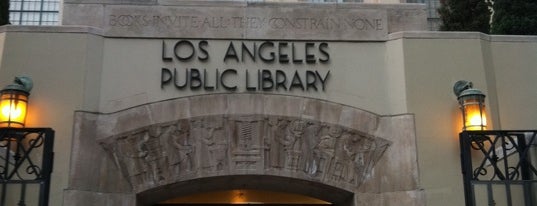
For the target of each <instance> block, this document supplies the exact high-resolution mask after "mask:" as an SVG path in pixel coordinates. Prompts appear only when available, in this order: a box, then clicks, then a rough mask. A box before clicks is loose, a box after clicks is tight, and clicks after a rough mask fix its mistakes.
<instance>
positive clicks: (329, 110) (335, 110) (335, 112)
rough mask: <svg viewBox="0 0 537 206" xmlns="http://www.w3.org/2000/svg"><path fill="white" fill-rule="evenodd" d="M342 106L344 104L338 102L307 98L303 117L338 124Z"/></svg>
mask: <svg viewBox="0 0 537 206" xmlns="http://www.w3.org/2000/svg"><path fill="white" fill-rule="evenodd" d="M342 107H343V106H342V105H340V104H336V103H330V102H321V101H319V100H315V99H305V100H304V110H303V113H302V117H303V118H304V119H312V120H317V121H321V122H325V123H329V124H338V123H339V119H340V116H341V111H342Z"/></svg>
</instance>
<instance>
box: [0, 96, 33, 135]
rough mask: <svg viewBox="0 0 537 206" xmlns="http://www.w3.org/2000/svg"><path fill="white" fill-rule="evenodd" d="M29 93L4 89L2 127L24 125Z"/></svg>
mask: <svg viewBox="0 0 537 206" xmlns="http://www.w3.org/2000/svg"><path fill="white" fill-rule="evenodd" d="M27 106H28V94H27V93H24V92H21V91H15V90H4V91H2V94H1V96H0V127H24V122H25V120H26V112H27Z"/></svg>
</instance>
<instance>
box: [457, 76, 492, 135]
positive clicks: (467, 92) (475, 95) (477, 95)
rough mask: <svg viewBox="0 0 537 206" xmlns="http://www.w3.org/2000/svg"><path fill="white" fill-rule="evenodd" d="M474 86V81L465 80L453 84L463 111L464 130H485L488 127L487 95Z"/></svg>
mask: <svg viewBox="0 0 537 206" xmlns="http://www.w3.org/2000/svg"><path fill="white" fill-rule="evenodd" d="M472 87H473V85H472V82H469V81H464V80H461V81H458V82H456V83H455V85H454V86H453V92H454V93H455V95H457V100H459V107H460V108H461V111H462V120H463V124H464V126H463V130H465V131H468V130H485V129H486V128H487V117H486V114H485V95H484V94H483V92H481V91H480V90H478V89H474V88H472Z"/></svg>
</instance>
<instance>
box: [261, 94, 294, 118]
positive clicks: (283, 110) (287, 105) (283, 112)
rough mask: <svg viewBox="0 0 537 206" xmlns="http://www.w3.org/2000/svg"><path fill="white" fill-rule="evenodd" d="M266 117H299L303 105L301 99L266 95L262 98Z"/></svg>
mask: <svg viewBox="0 0 537 206" xmlns="http://www.w3.org/2000/svg"><path fill="white" fill-rule="evenodd" d="M264 102H265V111H264V113H265V114H267V115H275V116H288V117H300V116H301V114H302V108H303V106H302V105H303V104H304V100H303V98H300V97H292V96H280V95H266V96H265V97H264Z"/></svg>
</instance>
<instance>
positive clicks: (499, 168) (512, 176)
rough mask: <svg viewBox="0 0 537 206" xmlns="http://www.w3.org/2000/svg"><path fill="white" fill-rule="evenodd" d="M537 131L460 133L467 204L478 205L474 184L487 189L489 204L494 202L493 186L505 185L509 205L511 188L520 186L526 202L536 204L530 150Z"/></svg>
mask: <svg viewBox="0 0 537 206" xmlns="http://www.w3.org/2000/svg"><path fill="white" fill-rule="evenodd" d="M536 136H537V131H465V132H462V133H461V134H460V144H461V163H462V173H463V176H464V187H465V188H464V189H465V197H466V205H467V206H470V205H471V206H473V205H476V200H475V191H474V190H475V187H474V186H475V185H485V186H486V187H487V188H488V194H487V195H488V201H489V204H495V200H494V197H493V196H494V194H493V192H492V189H491V188H492V185H505V188H506V190H505V191H506V199H507V202H508V205H512V204H513V203H512V202H511V201H510V200H511V198H510V197H511V195H512V194H511V189H510V188H511V187H512V186H520V187H522V189H523V192H524V193H525V194H524V196H525V200H524V202H525V205H527V206H528V205H533V204H534V203H535V200H533V198H532V197H531V195H527V194H530V193H531V191H533V190H535V188H532V187H534V186H532V184H533V185H534V184H535V183H537V169H536V165H535V164H534V163H532V160H531V158H535V157H531V151H530V150H532V148H533V150H535V145H536V144H537V138H536Z"/></svg>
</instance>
